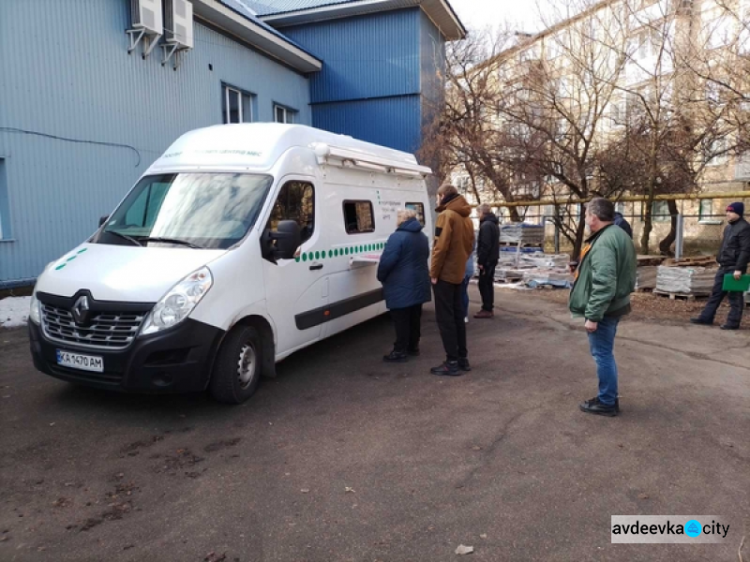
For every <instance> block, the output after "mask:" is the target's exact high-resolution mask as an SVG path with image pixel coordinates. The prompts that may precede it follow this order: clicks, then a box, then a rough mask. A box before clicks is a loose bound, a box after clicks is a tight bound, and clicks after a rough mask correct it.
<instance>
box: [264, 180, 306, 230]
mask: <svg viewBox="0 0 750 562" xmlns="http://www.w3.org/2000/svg"><path fill="white" fill-rule="evenodd" d="M281 221H294V222H296V223H297V225H298V226H299V227H300V232H301V234H302V242H306V241H307V240H309V239H310V237H311V236H312V235H313V232H315V188H314V187H313V185H312V184H311V183H307V182H302V181H290V182H287V183H285V184H284V187H282V188H281V191H279V196H278V197H277V198H276V203H274V205H273V209H272V210H271V217H270V218H269V219H268V229H269V230H271V231H274V230H276V229H277V228H278V226H279V223H280V222H281Z"/></svg>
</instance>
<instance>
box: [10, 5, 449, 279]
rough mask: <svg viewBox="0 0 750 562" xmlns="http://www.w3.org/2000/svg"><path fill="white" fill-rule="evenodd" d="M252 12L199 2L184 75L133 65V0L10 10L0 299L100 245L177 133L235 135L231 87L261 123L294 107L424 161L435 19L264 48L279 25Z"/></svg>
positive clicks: (303, 118) (334, 25)
mask: <svg viewBox="0 0 750 562" xmlns="http://www.w3.org/2000/svg"><path fill="white" fill-rule="evenodd" d="M276 1H279V0H276ZM415 1H417V0H415ZM272 2H273V0H266V1H265V4H271V3H272ZM300 2H301V3H302V4H305V5H315V1H314V0H313V1H310V0H308V1H307V2H305V1H304V0H299V1H298V2H297V3H296V4H295V6H297V7H298V6H299V5H300ZM248 4H249V1H248V0H222V3H221V5H218V3H217V2H214V1H213V0H193V6H194V9H195V16H196V17H195V24H194V48H192V49H190V50H187V51H184V52H181V53H179V55H178V56H179V59H178V62H179V66H177V68H176V69H175V68H174V67H173V66H172V63H171V62H170V63H169V64H167V65H164V66H163V65H162V64H161V63H162V61H161V58H162V52H161V49H159V48H156V49H155V50H154V51H153V52H152V53H151V55H150V56H149V57H148V58H147V59H145V60H144V59H143V58H142V57H141V52H140V51H136V52H133V53H132V54H128V52H127V49H128V46H129V38H128V36H127V35H126V34H125V30H126V29H128V28H130V27H131V21H132V20H131V16H132V14H131V9H130V0H65V1H64V2H61V1H59V0H34V1H33V2H30V1H28V0H2V1H0V76H1V77H2V79H0V287H2V286H13V285H18V284H24V283H28V282H29V281H30V280H33V278H34V277H36V275H38V273H39V272H40V271H41V270H42V269H43V267H44V266H45V265H46V264H47V263H48V262H49V261H51V260H53V259H55V258H57V257H59V256H60V255H61V254H63V253H64V252H65V251H67V250H68V249H70V248H71V247H73V246H75V245H76V244H78V243H80V242H81V240H83V239H85V238H86V237H87V236H89V235H90V234H91V233H92V232H93V231H94V230H95V229H96V226H97V219H98V217H99V216H101V215H104V214H107V213H108V212H109V211H111V210H112V208H113V207H114V206H115V205H116V204H117V202H118V201H119V200H120V199H121V198H122V197H123V196H124V195H125V193H126V192H127V190H128V189H129V188H130V186H131V185H132V184H133V183H134V182H135V181H136V180H137V178H138V177H139V176H140V175H141V174H142V173H143V172H144V171H145V169H146V168H147V167H148V166H149V165H150V164H151V162H153V160H155V159H156V158H157V157H158V156H159V155H160V154H161V153H162V152H163V151H164V150H165V149H166V148H167V146H169V144H171V142H172V141H174V140H175V139H176V138H177V137H178V136H179V135H181V134H182V133H184V132H185V131H188V130H191V129H195V128H198V127H203V126H207V125H213V124H217V123H221V122H222V119H223V103H224V101H225V100H224V91H223V86H224V85H228V86H231V87H233V88H236V89H237V90H241V91H243V92H245V93H246V94H251V95H252V103H251V105H252V110H253V111H252V112H253V115H252V120H253V121H272V120H274V104H280V105H283V106H284V107H286V108H289V109H292V110H295V111H296V114H295V121H296V122H298V123H302V124H308V125H314V126H317V127H320V128H323V129H327V130H331V131H334V132H341V133H345V134H349V135H352V136H355V137H359V138H362V139H364V140H370V141H372V142H377V143H379V144H384V145H387V146H392V147H394V148H399V149H402V150H409V151H414V150H416V149H417V148H418V146H419V143H420V134H421V127H422V124H423V117H424V111H423V105H424V104H423V100H422V96H434V95H436V92H437V91H438V90H441V89H442V81H441V80H439V79H434V74H433V73H432V70H431V69H428V68H427V67H428V66H429V64H431V61H433V60H434V59H433V58H432V57H428V56H427V55H426V50H427V49H426V47H425V45H427V44H429V45H431V49H434V50H435V51H436V52H438V53H440V52H442V42H443V41H444V36H443V34H441V32H440V31H438V30H437V28H436V27H435V26H434V24H433V23H432V21H431V20H430V19H428V18H427V17H426V16H425V14H424V12H423V11H422V10H420V9H419V8H411V9H405V10H399V11H387V12H384V13H377V14H369V15H362V16H359V15H354V16H353V17H349V18H345V19H337V20H335V21H330V22H318V23H314V24H307V25H295V26H294V27H288V26H287V27H285V26H283V25H282V26H278V31H275V32H274V33H273V34H268V33H266V34H265V35H264V29H266V30H267V29H268V24H270V25H273V26H274V27H277V25H276V24H275V23H274V22H273V21H270V19H269V21H268V22H267V23H263V22H261V21H260V20H258V19H256V18H255V17H254V16H253V14H252V13H246V12H245V10H244V9H238V8H243V6H245V5H248ZM342 4H346V5H349V4H352V3H351V2H343V3H342ZM355 4H356V2H355ZM349 8H351V6H349ZM243 18H245V19H244V20H243ZM238 20H243V22H245V23H247V26H248V28H252V29H250V30H248V31H247V34H245V30H244V28H243V26H244V25H245V23H243V22H241V21H238ZM22 21H26V22H29V21H33V22H34V25H32V26H26V25H18V24H17V23H16V22H22ZM253 34H255V35H253ZM266 35H268V36H267V37H266ZM256 36H257V38H258V40H257V42H255V40H254V37H256ZM285 37H288V38H289V39H288V40H286V43H285V41H284V38H285ZM259 45H260V47H259ZM287 54H288V56H287ZM438 58H440V57H438ZM316 59H317V60H316ZM321 61H322V65H321ZM316 63H317V66H316ZM321 66H322V70H321V71H319V72H317V69H320V68H321Z"/></svg>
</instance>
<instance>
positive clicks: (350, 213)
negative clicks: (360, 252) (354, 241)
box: [344, 201, 375, 234]
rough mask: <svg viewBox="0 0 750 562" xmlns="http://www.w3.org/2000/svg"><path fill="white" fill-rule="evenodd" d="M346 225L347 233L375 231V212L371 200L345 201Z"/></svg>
mask: <svg viewBox="0 0 750 562" xmlns="http://www.w3.org/2000/svg"><path fill="white" fill-rule="evenodd" d="M344 226H345V228H346V233H347V234H362V233H364V232H375V214H374V213H373V212H372V202H370V201H344Z"/></svg>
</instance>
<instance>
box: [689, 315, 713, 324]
mask: <svg viewBox="0 0 750 562" xmlns="http://www.w3.org/2000/svg"><path fill="white" fill-rule="evenodd" d="M690 323H691V324H701V325H702V326H713V325H714V323H713V320H712V321H710V322H709V321H708V320H704V319H703V318H701V317H700V316H698V317H697V318H691V319H690Z"/></svg>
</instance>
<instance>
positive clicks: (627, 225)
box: [615, 211, 633, 238]
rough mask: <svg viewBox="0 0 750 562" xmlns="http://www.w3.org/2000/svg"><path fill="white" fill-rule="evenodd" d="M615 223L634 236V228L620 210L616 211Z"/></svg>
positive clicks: (631, 236)
mask: <svg viewBox="0 0 750 562" xmlns="http://www.w3.org/2000/svg"><path fill="white" fill-rule="evenodd" d="M615 224H616V225H617V226H619V227H620V228H622V229H623V230H624V231H625V232H626V233H627V234H628V236H630V238H633V228H632V227H631V226H630V223H629V222H628V221H627V220H626V219H625V217H624V216H622V213H621V212H620V211H616V212H615Z"/></svg>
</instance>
